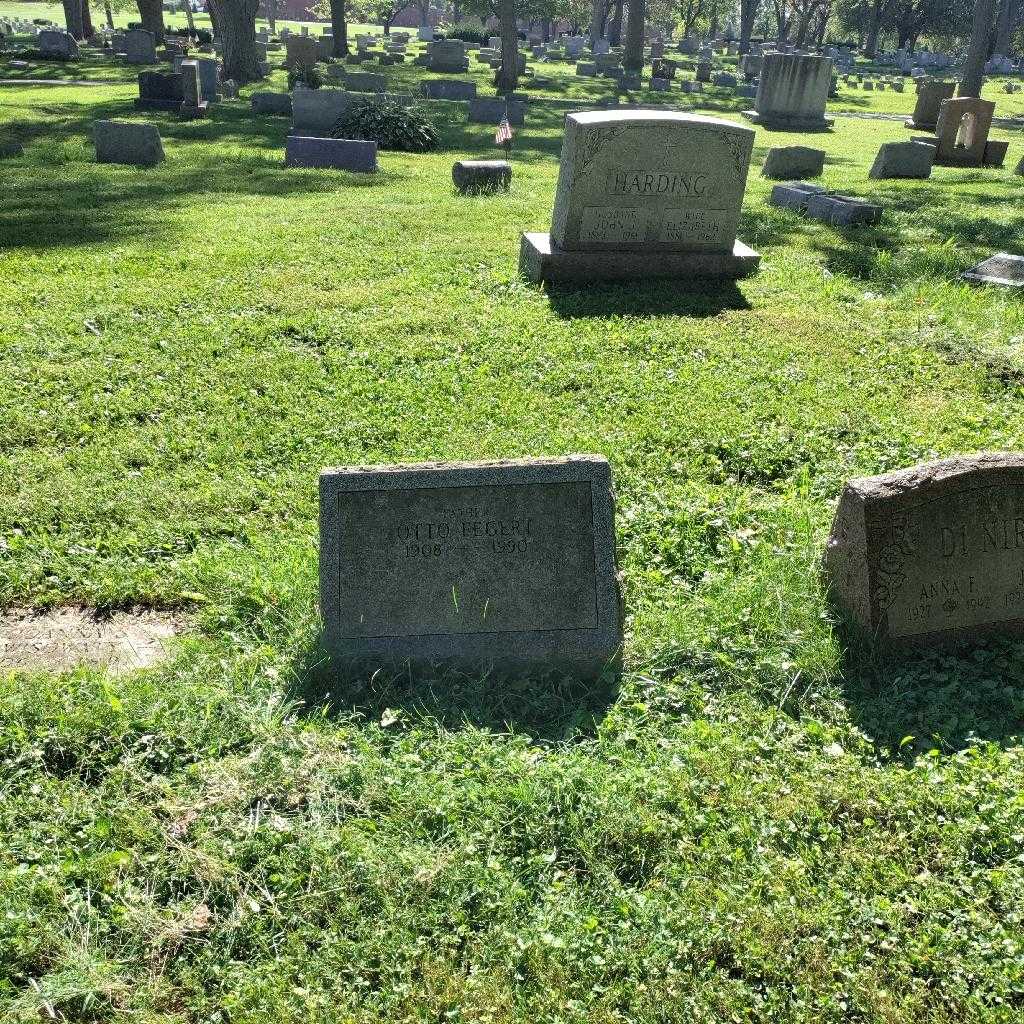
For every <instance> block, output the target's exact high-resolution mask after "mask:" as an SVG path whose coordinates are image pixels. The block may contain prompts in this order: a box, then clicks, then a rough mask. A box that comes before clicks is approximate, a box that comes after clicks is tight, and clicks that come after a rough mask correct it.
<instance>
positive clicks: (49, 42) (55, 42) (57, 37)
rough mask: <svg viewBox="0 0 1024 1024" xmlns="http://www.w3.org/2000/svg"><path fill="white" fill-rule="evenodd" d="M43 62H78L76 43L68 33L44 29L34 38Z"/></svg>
mask: <svg viewBox="0 0 1024 1024" xmlns="http://www.w3.org/2000/svg"><path fill="white" fill-rule="evenodd" d="M36 45H37V46H38V47H39V55H40V56H41V57H42V58H43V60H78V42H77V41H76V40H75V37H74V36H73V35H71V33H70V32H60V31H54V30H49V29H46V30H44V31H42V32H40V33H39V35H37V36H36Z"/></svg>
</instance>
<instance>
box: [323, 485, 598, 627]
mask: <svg viewBox="0 0 1024 1024" xmlns="http://www.w3.org/2000/svg"><path fill="white" fill-rule="evenodd" d="M337 502H338V531H339V537H338V572H339V578H338V594H339V609H338V610H339V627H338V628H339V636H342V637H350V638H371V637H389V636H429V635H434V634H471V633H503V632H518V631H528V630H580V629H592V628H595V627H596V626H597V624H598V611H597V585H596V576H595V554H594V529H593V509H592V498H591V486H590V484H589V482H585V481H565V482H557V483H523V484H502V485H482V486H469V487H416V488H404V489H403V488H395V489H382V490H353V491H341V492H339V493H338V495H337Z"/></svg>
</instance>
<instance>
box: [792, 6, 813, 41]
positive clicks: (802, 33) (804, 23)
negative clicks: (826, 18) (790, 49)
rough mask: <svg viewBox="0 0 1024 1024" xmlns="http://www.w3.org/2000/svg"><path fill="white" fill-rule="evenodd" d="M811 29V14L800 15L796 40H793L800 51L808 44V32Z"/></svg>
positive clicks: (807, 12)
mask: <svg viewBox="0 0 1024 1024" xmlns="http://www.w3.org/2000/svg"><path fill="white" fill-rule="evenodd" d="M810 27H811V12H810V11H805V12H804V13H803V14H801V15H800V23H799V24H798V25H797V27H796V39H794V40H793V41H794V42H795V43H796V46H797V49H800V48H801V47H802V46H803V45H804V43H806V42H807V30H808V29H809V28H810Z"/></svg>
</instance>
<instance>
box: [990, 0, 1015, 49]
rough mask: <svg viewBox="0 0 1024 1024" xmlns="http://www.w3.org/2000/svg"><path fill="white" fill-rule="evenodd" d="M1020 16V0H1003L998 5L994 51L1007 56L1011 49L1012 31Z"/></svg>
mask: <svg viewBox="0 0 1024 1024" xmlns="http://www.w3.org/2000/svg"><path fill="white" fill-rule="evenodd" d="M1019 16H1020V0H1003V2H1002V3H1001V4H1000V5H999V20H998V21H997V22H996V46H995V52H996V53H998V54H1001V55H1002V56H1003V57H1008V56H1009V55H1010V51H1011V50H1012V49H1013V33H1014V30H1015V29H1016V27H1017V19H1018V18H1019Z"/></svg>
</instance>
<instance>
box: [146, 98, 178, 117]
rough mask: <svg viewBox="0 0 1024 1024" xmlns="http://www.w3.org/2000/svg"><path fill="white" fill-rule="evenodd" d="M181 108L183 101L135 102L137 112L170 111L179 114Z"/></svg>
mask: <svg viewBox="0 0 1024 1024" xmlns="http://www.w3.org/2000/svg"><path fill="white" fill-rule="evenodd" d="M180 108H181V100H143V99H138V100H136V101H135V109H136V110H169V111H171V112H172V113H174V114H176V113H178V110H179V109H180Z"/></svg>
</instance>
